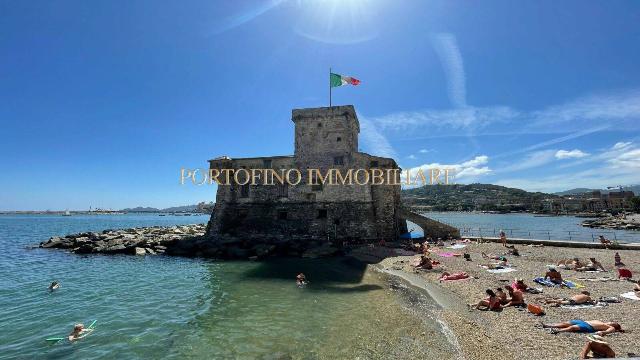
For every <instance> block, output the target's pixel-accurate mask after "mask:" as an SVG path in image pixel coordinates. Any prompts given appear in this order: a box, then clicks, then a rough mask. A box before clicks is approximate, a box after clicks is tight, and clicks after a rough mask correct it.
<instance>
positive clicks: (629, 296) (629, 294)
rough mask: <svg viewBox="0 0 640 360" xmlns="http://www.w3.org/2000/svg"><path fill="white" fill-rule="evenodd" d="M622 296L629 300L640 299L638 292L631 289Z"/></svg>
mask: <svg viewBox="0 0 640 360" xmlns="http://www.w3.org/2000/svg"><path fill="white" fill-rule="evenodd" d="M620 296H622V297H623V298H626V299H629V300H640V297H638V294H636V292H635V291H629V292H626V293H624V294H621V295H620Z"/></svg>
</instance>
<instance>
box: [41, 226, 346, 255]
mask: <svg viewBox="0 0 640 360" xmlns="http://www.w3.org/2000/svg"><path fill="white" fill-rule="evenodd" d="M205 229H206V227H205V225H204V224H194V225H178V226H169V227H161V226H154V227H143V228H131V229H122V230H104V231H102V232H84V233H78V234H71V235H66V236H54V237H52V238H50V239H49V240H47V241H43V242H41V243H40V245H39V247H41V248H55V249H66V250H69V251H71V252H73V253H76V254H129V255H158V254H166V255H175V256H187V257H207V258H216V259H251V260H256V259H261V258H265V257H268V256H296V257H309V258H317V257H323V256H331V255H335V254H337V253H339V250H338V248H336V247H334V246H331V245H330V244H328V243H320V242H314V241H287V240H282V239H280V240H277V241H276V240H273V239H271V240H270V239H264V238H262V239H245V240H242V241H240V240H237V239H231V240H229V239H216V238H209V237H206V236H204V235H205Z"/></svg>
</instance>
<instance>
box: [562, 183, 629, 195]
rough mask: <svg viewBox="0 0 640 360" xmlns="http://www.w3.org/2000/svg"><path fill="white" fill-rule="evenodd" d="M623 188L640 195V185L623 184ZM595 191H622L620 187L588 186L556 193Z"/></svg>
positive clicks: (571, 193) (568, 193)
mask: <svg viewBox="0 0 640 360" xmlns="http://www.w3.org/2000/svg"><path fill="white" fill-rule="evenodd" d="M622 189H623V190H624V191H633V193H634V194H635V195H636V196H637V195H640V185H629V186H623V187H622ZM593 191H600V192H602V193H603V194H607V193H610V192H616V191H620V188H617V187H616V188H613V189H588V188H575V189H570V190H565V191H560V192H557V193H554V194H555V195H579V194H583V193H586V192H593Z"/></svg>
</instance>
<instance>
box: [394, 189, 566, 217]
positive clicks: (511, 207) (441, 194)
mask: <svg viewBox="0 0 640 360" xmlns="http://www.w3.org/2000/svg"><path fill="white" fill-rule="evenodd" d="M558 197H559V196H557V195H553V194H545V193H541V192H528V191H525V190H521V189H514V188H508V187H504V186H499V185H491V184H469V185H427V186H423V187H419V188H414V189H405V190H403V191H402V201H403V203H404V204H405V205H407V206H415V207H423V208H425V209H429V210H434V211H471V210H481V211H538V210H542V207H543V203H544V200H545V199H553V198H558Z"/></svg>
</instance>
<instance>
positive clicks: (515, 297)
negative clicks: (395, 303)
mask: <svg viewBox="0 0 640 360" xmlns="http://www.w3.org/2000/svg"><path fill="white" fill-rule="evenodd" d="M504 288H505V289H507V291H508V292H509V301H507V303H506V304H504V305H503V307H507V306H523V305H524V294H522V291H520V290H518V289H514V288H513V287H512V286H510V285H506V286H505V287H504Z"/></svg>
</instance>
